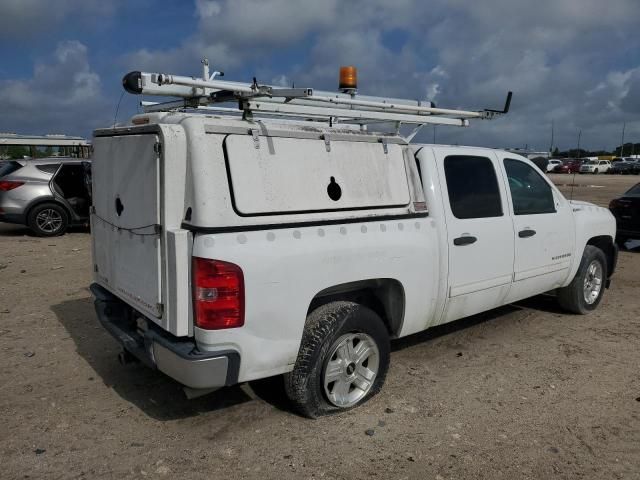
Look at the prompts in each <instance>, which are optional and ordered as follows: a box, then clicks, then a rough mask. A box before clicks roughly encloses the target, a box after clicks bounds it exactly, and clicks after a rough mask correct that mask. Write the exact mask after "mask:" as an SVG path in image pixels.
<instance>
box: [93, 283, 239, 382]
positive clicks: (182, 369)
mask: <svg viewBox="0 0 640 480" xmlns="http://www.w3.org/2000/svg"><path fill="white" fill-rule="evenodd" d="M91 291H92V292H93V295H94V296H95V309H96V314H97V316H98V320H100V323H101V324H102V326H103V327H104V328H105V329H106V330H107V331H108V332H109V333H110V334H111V335H112V336H113V337H114V338H115V339H116V340H117V341H118V342H119V343H120V344H121V345H122V346H123V348H124V349H125V350H127V351H128V352H129V353H131V354H132V355H133V356H135V357H136V358H137V359H138V360H140V361H141V362H142V363H144V364H145V365H147V366H148V367H151V368H153V369H157V370H160V371H161V372H163V373H164V374H166V375H168V376H170V377H171V378H173V379H174V380H176V381H178V382H180V383H181V384H182V385H185V386H187V387H190V388H196V389H204V388H207V389H210V388H219V387H224V386H228V385H233V384H235V383H238V371H239V368H240V355H239V354H238V352H235V351H224V352H203V351H201V350H199V349H198V346H197V345H196V343H195V341H194V340H193V339H191V338H189V339H182V338H178V337H174V336H172V335H170V334H168V333H167V332H165V331H163V330H162V329H160V328H158V327H157V326H156V325H155V324H153V323H152V322H149V321H145V322H144V323H145V324H146V326H147V328H146V329H145V330H144V331H142V330H141V329H140V328H139V326H138V322H139V319H143V318H144V317H143V316H142V315H140V314H138V313H137V312H136V311H135V310H134V309H132V308H131V307H130V306H129V305H127V304H126V303H124V302H123V301H122V300H120V299H119V298H117V297H115V296H114V295H112V294H111V293H109V292H108V291H107V290H105V289H104V288H103V287H101V286H99V285H97V284H95V283H94V284H92V285H91Z"/></svg>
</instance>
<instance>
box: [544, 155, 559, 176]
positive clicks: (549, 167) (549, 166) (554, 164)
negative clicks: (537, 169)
mask: <svg viewBox="0 0 640 480" xmlns="http://www.w3.org/2000/svg"><path fill="white" fill-rule="evenodd" d="M560 165H562V160H558V159H556V158H552V159H550V160H549V163H547V170H546V171H547V173H549V172H553V171H554V169H555V167H557V166H560Z"/></svg>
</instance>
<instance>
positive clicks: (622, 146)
mask: <svg viewBox="0 0 640 480" xmlns="http://www.w3.org/2000/svg"><path fill="white" fill-rule="evenodd" d="M625 128H627V122H624V123H623V124H622V141H621V142H620V156H621V157H622V156H623V155H622V154H623V153H624V129H625Z"/></svg>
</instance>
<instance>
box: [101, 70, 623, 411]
mask: <svg viewBox="0 0 640 480" xmlns="http://www.w3.org/2000/svg"><path fill="white" fill-rule="evenodd" d="M130 75H133V76H134V80H136V81H135V82H132V83H133V85H134V87H135V88H132V89H131V90H133V91H136V90H135V89H138V90H137V91H138V92H141V91H142V90H141V89H142V88H143V85H144V84H143V82H142V81H138V80H141V79H142V76H143V75H147V76H148V74H142V73H140V72H136V73H134V74H130ZM145 78H150V77H145ZM176 78H177V77H176ZM145 81H146V80H145ZM186 82H187V83H188V82H189V80H186ZM147 84H148V83H147ZM154 88H155V87H154ZM247 88H248V87H247ZM349 98H351V97H349ZM301 106H303V105H298V106H297V107H296V111H299V108H300V107H301ZM313 108H314V112H315V115H316V119H317V117H318V115H319V114H323V115H324V116H325V118H326V120H325V121H324V122H319V121H314V122H309V121H306V120H305V118H306V117H302V118H300V117H298V121H296V122H291V121H289V122H287V121H283V120H281V119H261V120H260V128H256V123H255V121H254V120H252V118H253V117H252V116H251V117H247V116H246V112H245V117H240V116H237V117H231V116H226V117H225V116H217V117H216V116H213V115H206V116H205V115H201V114H198V113H193V112H192V113H189V112H181V113H179V112H173V113H171V114H166V113H146V114H141V115H137V116H135V117H134V118H132V120H131V122H130V124H128V125H126V126H123V127H117V128H108V129H103V130H97V131H96V132H95V133H94V142H93V145H94V157H93V176H94V182H93V200H94V202H93V205H94V210H93V211H92V215H91V228H92V240H91V241H92V245H93V252H94V255H93V268H92V271H93V272H94V283H93V284H92V286H91V290H92V292H93V294H94V296H95V299H96V300H95V308H96V313H97V317H98V319H99V320H100V322H101V323H102V324H103V325H104V327H105V329H106V330H108V331H109V332H110V333H111V334H112V335H113V336H114V337H115V338H116V339H117V340H118V341H119V342H120V343H121V345H123V347H124V349H125V351H126V352H128V353H126V354H124V353H123V357H124V358H126V357H127V356H135V357H137V358H139V359H140V360H141V361H143V362H144V363H145V364H146V365H149V366H152V367H153V368H157V369H158V370H159V371H161V372H164V373H165V374H167V375H169V376H171V377H173V378H174V379H176V380H177V381H178V382H180V383H182V384H183V385H185V386H187V387H189V388H190V389H191V390H190V391H193V390H200V391H210V390H211V389H216V388H220V387H222V386H224V385H232V384H236V383H238V382H245V381H249V380H254V379H259V378H264V377H270V376H274V375H279V374H284V384H285V389H286V392H287V395H288V396H289V398H290V400H291V402H292V405H294V406H295V407H296V408H297V409H298V410H299V411H300V412H302V413H303V414H304V415H307V416H309V417H316V416H319V415H324V414H329V413H335V412H341V411H344V410H346V409H349V408H352V407H354V406H356V405H358V404H361V403H363V402H365V401H366V400H367V399H368V398H370V397H371V396H372V395H373V394H375V393H376V392H377V391H379V390H380V389H381V388H382V385H383V382H384V379H385V376H386V374H387V371H388V367H389V362H390V348H389V342H390V338H399V337H404V336H406V335H410V334H413V333H416V332H420V331H423V330H425V329H427V328H429V327H431V326H434V325H439V324H444V323H447V322H451V321H454V320H457V319H460V318H463V317H466V316H469V315H473V314H476V313H479V312H482V311H486V310H489V309H492V308H496V307H498V306H501V305H504V304H508V303H511V302H515V301H518V300H521V299H523V298H527V297H530V296H533V295H537V294H540V293H543V292H548V291H551V290H554V291H557V292H558V300H559V302H560V304H561V305H562V306H563V307H564V308H565V309H567V310H568V311H571V312H574V313H578V314H586V313H589V312H591V311H593V310H595V309H596V308H597V305H598V304H599V302H600V301H601V299H602V297H603V294H604V291H605V288H606V287H608V286H609V279H610V277H611V274H612V272H613V271H614V268H615V264H616V252H617V249H616V246H615V243H614V237H615V220H614V218H613V216H612V215H611V212H609V210H607V209H605V208H600V207H597V206H595V205H592V204H589V203H586V202H579V201H568V200H567V199H566V198H565V197H564V196H563V195H562V193H561V192H560V191H559V190H558V188H557V187H556V186H555V185H554V184H553V183H552V182H550V181H549V179H548V178H546V176H545V175H543V174H542V172H541V171H540V170H539V169H538V168H537V167H536V166H535V165H534V164H533V162H531V161H530V160H528V159H526V158H524V157H522V156H520V155H517V154H513V153H509V152H505V151H501V150H493V149H484V148H476V147H459V146H442V145H440V146H436V145H428V144H426V145H414V144H407V142H406V140H403V138H402V137H400V136H399V135H397V134H385V133H381V132H376V131H373V130H366V131H363V130H362V129H361V128H360V127H359V126H358V125H348V124H346V125H345V124H334V123H333V122H332V121H331V116H332V115H335V111H334V110H332V109H330V108H329V109H325V108H323V107H317V106H316V107H313ZM323 112H325V113H323ZM253 113H254V114H255V115H258V114H259V113H260V112H259V111H254V112H253ZM302 113H303V114H304V108H303V112H302ZM376 113H381V114H382V111H380V112H376ZM365 114H370V112H363V113H362V115H365ZM384 115H387V114H386V113H384ZM365 118H366V117H365Z"/></svg>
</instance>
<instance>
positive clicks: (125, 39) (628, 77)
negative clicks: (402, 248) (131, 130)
mask: <svg viewBox="0 0 640 480" xmlns="http://www.w3.org/2000/svg"><path fill="white" fill-rule="evenodd" d="M639 32H640V3H639V0H606V1H605V0H536V1H531V0H526V1H525V0H475V1H468V0H393V1H392V0H342V1H340V0H226V1H225V0H195V1H192V0H182V1H179V0H164V1H158V0H156V1H152V0H130V1H126V0H110V1H106V2H105V1H104V0H0V131H2V132H16V133H22V134H44V133H63V134H67V135H81V136H85V137H90V136H91V132H92V130H93V129H94V128H100V127H108V126H110V125H112V124H113V123H114V119H116V120H117V121H118V122H124V121H126V119H127V118H128V117H129V116H131V115H132V114H134V113H136V111H137V109H138V103H139V101H140V97H139V96H134V95H130V94H124V96H123V95H122V91H123V90H122V86H121V79H122V76H123V75H124V74H125V73H127V72H129V71H132V70H142V71H149V72H161V73H173V74H177V75H200V74H201V64H200V60H201V58H203V57H207V58H208V59H209V62H210V64H211V65H212V67H213V69H216V70H222V71H224V72H225V79H226V80H236V81H247V82H250V81H251V79H252V78H253V77H254V76H255V77H257V79H258V81H259V82H260V83H267V84H277V85H290V84H291V83H295V85H296V86H297V87H303V86H304V87H313V88H316V89H326V90H335V89H337V83H338V78H337V77H338V71H339V67H340V65H355V66H357V67H358V78H359V85H358V86H359V92H360V93H362V94H368V95H380V96H387V97H401V98H413V99H425V100H431V101H433V102H435V103H436V104H437V106H439V107H443V108H464V109H482V108H501V107H502V105H503V103H504V98H505V96H506V93H507V91H508V90H512V91H513V92H514V97H513V102H512V105H511V112H510V113H509V114H508V115H506V116H504V117H502V118H500V119H498V120H494V121H472V123H471V126H470V127H468V128H456V127H444V126H439V127H437V128H436V129H435V131H434V129H433V128H432V127H427V128H425V129H424V130H423V132H422V133H421V134H420V136H419V137H417V139H416V140H417V141H426V142H432V141H433V139H434V135H435V139H436V142H438V143H452V144H461V145H462V144H464V145H478V146H489V147H520V148H522V147H525V146H528V147H529V148H535V149H538V150H548V149H549V147H550V145H551V124H552V122H553V124H554V132H555V135H554V146H557V147H558V148H560V150H564V149H569V148H575V147H576V146H577V142H578V135H579V133H580V132H581V143H580V146H581V147H583V148H587V149H591V150H599V149H606V150H610V149H612V148H614V147H615V146H617V145H619V144H620V141H621V135H622V129H623V124H625V123H626V135H625V142H629V141H634V142H640V34H639ZM146 99H150V98H146ZM118 104H120V106H119V108H118ZM116 113H117V115H116Z"/></svg>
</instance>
